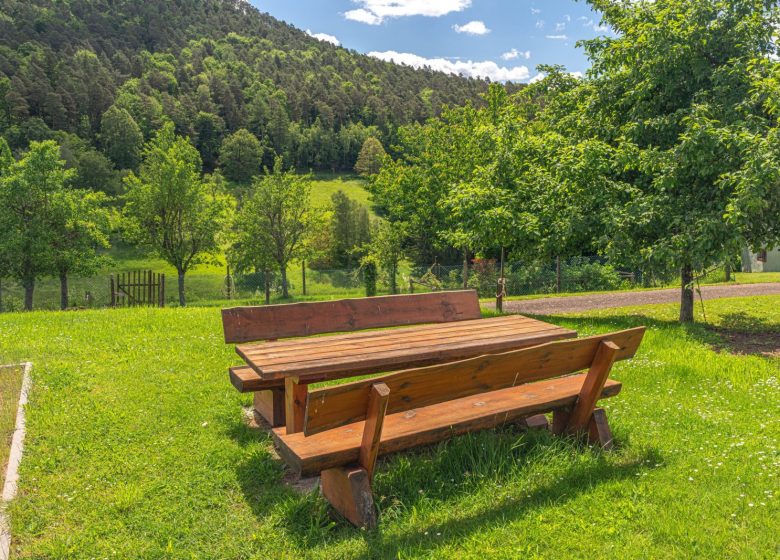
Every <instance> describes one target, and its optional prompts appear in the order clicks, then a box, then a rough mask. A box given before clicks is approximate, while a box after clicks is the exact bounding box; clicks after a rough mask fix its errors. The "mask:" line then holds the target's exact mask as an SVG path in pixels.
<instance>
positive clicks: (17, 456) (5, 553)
mask: <svg viewBox="0 0 780 560" xmlns="http://www.w3.org/2000/svg"><path fill="white" fill-rule="evenodd" d="M20 366H21V367H23V368H24V373H23V375H24V377H23V378H22V390H21V391H20V392H19V405H18V406H17V408H16V427H15V428H14V435H13V438H12V439H11V453H10V455H9V456H8V469H7V470H6V471H5V484H4V485H3V495H2V497H1V498H0V560H8V559H9V558H10V555H11V523H10V521H9V519H8V516H7V515H6V513H5V508H6V505H7V503H8V502H10V501H11V500H13V499H14V497H15V496H16V488H17V483H18V482H19V463H21V462H22V451H23V450H24V436H25V432H26V422H25V418H24V409H25V407H26V406H27V395H28V393H29V392H30V384H31V383H32V378H31V377H30V371H32V363H30V362H27V363H24V364H20ZM7 367H19V366H0V368H7Z"/></svg>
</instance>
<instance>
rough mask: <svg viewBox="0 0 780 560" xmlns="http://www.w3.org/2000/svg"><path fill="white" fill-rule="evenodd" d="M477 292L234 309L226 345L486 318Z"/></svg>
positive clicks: (226, 314) (227, 317) (228, 313)
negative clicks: (482, 313) (483, 316)
mask: <svg viewBox="0 0 780 560" xmlns="http://www.w3.org/2000/svg"><path fill="white" fill-rule="evenodd" d="M481 317H482V315H481V312H480V309H479V298H478V297H477V293H476V292H475V291H474V290H461V291H456V292H434V293H428V294H413V295H398V296H380V297H373V298H360V299H342V300H337V301H318V302H305V303H293V304H287V305H266V306H261V307H234V308H231V309H223V310H222V326H223V329H224V332H225V342H227V343H242V342H254V341H257V340H273V339H278V338H290V337H297V336H311V335H315V334H323V333H334V332H351V331H357V330H363V329H376V328H384V327H400V326H405V325H420V324H423V323H449V322H452V321H466V320H469V319H479V318H481Z"/></svg>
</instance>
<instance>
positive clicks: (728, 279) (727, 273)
mask: <svg viewBox="0 0 780 560" xmlns="http://www.w3.org/2000/svg"><path fill="white" fill-rule="evenodd" d="M726 282H731V264H730V263H726Z"/></svg>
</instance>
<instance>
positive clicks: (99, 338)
mask: <svg viewBox="0 0 780 560" xmlns="http://www.w3.org/2000/svg"><path fill="white" fill-rule="evenodd" d="M698 311H699V310H698V309H697V312H698ZM676 315H677V308H676V306H674V305H661V306H648V307H638V308H628V309H611V310H603V311H600V312H596V313H591V314H588V315H582V316H577V317H568V318H553V319H550V320H551V321H552V322H555V323H557V324H560V325H563V326H565V327H570V328H574V329H577V330H578V331H579V332H580V334H581V335H587V334H594V333H599V332H605V331H610V330H616V329H623V328H628V327H632V326H636V325H647V326H648V327H649V330H648V333H647V336H646V338H645V342H644V343H643V345H642V348H641V350H640V352H639V353H638V355H637V357H636V358H635V359H634V360H632V361H629V362H621V363H620V364H618V365H617V366H616V368H615V372H614V377H615V378H617V379H619V380H620V381H622V382H623V383H624V389H623V392H622V393H621V394H620V395H619V396H618V397H616V398H614V399H609V400H608V401H606V403H605V407H606V408H607V411H608V414H609V418H610V422H611V425H612V428H613V431H614V434H615V437H616V440H617V450H616V451H615V452H612V453H602V452H599V451H597V450H595V449H588V448H583V447H582V446H581V445H579V444H577V443H575V442H573V441H569V440H561V439H555V438H552V437H550V436H548V435H546V434H532V435H527V434H524V433H522V432H520V431H518V430H517V429H516V428H514V427H511V426H509V427H506V428H503V429H499V430H496V431H490V432H484V433H481V434H478V435H474V436H466V437H461V438H457V439H455V440H453V441H451V442H448V443H443V444H441V445H438V446H433V447H429V448H425V449H421V450H418V451H416V452H413V453H404V454H400V455H395V456H392V457H389V458H387V459H384V460H381V461H380V465H379V467H378V472H377V476H376V495H377V497H378V503H379V507H380V509H381V524H380V527H379V529H378V530H376V531H371V532H365V531H357V530H354V529H353V528H351V527H349V526H346V525H344V524H341V523H334V522H333V521H332V520H331V519H330V517H329V515H328V509H327V506H326V503H325V502H324V500H323V499H322V498H320V497H319V496H318V495H317V494H316V492H303V493H302V492H299V491H298V490H296V489H294V488H292V487H290V486H289V485H286V484H285V479H286V474H285V469H284V466H283V463H282V462H281V461H280V460H279V459H278V458H277V457H276V455H275V454H274V453H273V451H272V445H271V441H270V438H269V436H268V435H267V434H265V433H263V432H261V431H256V430H253V429H251V428H249V427H248V426H247V425H246V424H245V422H244V420H243V416H242V411H241V407H242V406H247V405H249V403H250V397H249V396H248V395H240V394H238V393H237V392H236V391H235V390H234V389H233V388H232V386H231V385H230V383H229V381H228V377H227V373H226V368H227V367H228V366H230V365H235V364H237V363H238V361H239V360H238V358H237V357H236V355H235V353H234V352H233V349H232V348H231V347H229V346H227V345H225V344H224V343H223V342H222V333H221V328H220V319H219V312H218V310H216V309H213V308H188V309H178V308H172V309H165V310H158V309H131V310H108V309H107V310H96V311H85V312H77V313H76V312H74V313H45V312H36V313H29V314H9V315H4V316H2V317H0V363H1V362H18V361H21V360H24V359H31V360H32V361H33V362H34V364H35V368H34V369H33V376H34V381H33V388H32V394H31V404H30V407H29V409H28V436H27V443H26V451H25V458H24V461H23V462H22V469H21V485H20V495H19V498H18V499H17V500H16V501H15V502H14V503H13V504H12V505H11V508H10V512H11V516H12V522H13V526H14V531H15V534H14V541H13V543H14V544H13V547H14V552H15V557H17V558H47V559H60V558H92V557H100V558H105V557H116V558H139V559H140V558H143V559H154V558H177V559H178V558H181V559H191V558H241V559H245V558H246V559H267V558H291V559H293V558H294V559H298V558H322V559H332V558H442V559H449V558H477V559H482V558H489V557H495V558H516V557H519V556H522V557H529V558H556V557H557V558H572V557H580V558H605V557H610V558H724V557H729V558H736V557H739V558H777V557H778V555H780V544H779V542H778V540H777V526H778V521H779V520H780V498H778V494H780V449H779V448H778V445H779V444H778V442H780V380H779V377H780V376H779V372H780V358H776V357H775V358H772V357H762V356H757V355H735V354H732V353H731V352H730V351H729V348H728V342H727V341H728V340H729V339H728V336H727V334H728V333H729V332H731V331H739V332H742V333H747V334H745V335H744V336H747V337H748V338H750V337H753V339H755V340H770V339H771V340H777V339H778V336H777V335H778V334H780V297H754V298H743V299H727V300H718V301H713V302H710V303H708V306H707V315H708V318H709V319H710V321H711V322H712V323H713V325H711V326H709V327H708V326H704V325H701V324H697V325H694V326H688V327H683V326H680V325H678V324H677V323H675V322H674V317H675V316H676ZM699 319H701V317H699ZM719 329H720V330H719ZM723 329H727V330H723ZM772 337H774V338H772ZM778 346H780V344H778Z"/></svg>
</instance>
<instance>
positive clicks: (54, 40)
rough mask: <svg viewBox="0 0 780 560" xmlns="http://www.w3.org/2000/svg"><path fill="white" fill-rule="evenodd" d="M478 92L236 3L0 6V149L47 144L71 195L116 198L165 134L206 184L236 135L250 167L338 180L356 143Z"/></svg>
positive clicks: (11, 2) (37, 0)
mask: <svg viewBox="0 0 780 560" xmlns="http://www.w3.org/2000/svg"><path fill="white" fill-rule="evenodd" d="M486 88H487V84H486V83H485V82H483V81H479V80H467V79H463V78H460V77H456V76H449V75H445V74H442V73H436V72H431V71H423V70H414V69H411V68H408V67H401V66H396V65H393V64H390V63H386V62H382V61H380V60H376V59H373V58H370V57H368V56H365V55H361V54H358V53H356V52H353V51H348V50H346V49H343V48H338V47H335V46H333V45H330V44H328V43H324V42H321V41H318V40H316V39H314V38H312V37H309V36H308V35H307V34H306V33H304V32H302V31H300V30H297V29H295V28H293V27H291V26H289V25H287V24H284V23H282V22H280V21H278V20H276V19H274V18H273V17H271V16H269V15H267V14H262V13H260V12H259V11H258V10H256V9H255V8H253V7H252V6H250V5H249V4H248V3H246V2H243V1H241V0H145V1H143V2H138V1H136V0H63V1H54V0H0V135H1V136H4V137H5V138H6V139H7V140H8V142H9V144H10V145H11V147H12V149H14V150H15V151H21V150H24V149H25V148H26V147H27V145H28V144H29V142H30V141H31V140H43V139H49V138H54V139H56V140H58V141H59V142H60V144H61V145H62V146H63V155H64V156H65V157H66V159H67V160H68V161H69V163H70V164H71V165H73V166H74V167H76V168H77V169H78V172H79V176H80V182H81V184H82V186H88V187H94V188H101V189H102V190H108V191H111V188H110V187H106V185H107V184H113V185H114V187H117V188H118V185H119V183H118V182H117V181H113V179H112V177H113V175H112V173H115V172H116V170H122V169H132V168H134V167H135V166H136V165H137V164H138V161H139V155H140V149H141V146H142V144H143V141H144V140H148V139H149V138H150V137H151V136H152V133H153V132H154V131H155V130H157V129H159V128H160V126H161V124H162V123H163V122H164V121H166V120H171V121H173V123H174V125H175V128H176V132H177V133H178V134H182V135H186V136H188V137H189V138H191V139H192V141H193V143H194V144H195V146H196V147H197V149H198V151H199V152H200V154H201V157H202V159H203V164H204V168H205V170H206V171H211V170H213V169H214V168H216V167H217V166H218V165H219V156H220V149H221V147H222V143H223V140H224V139H225V138H227V137H228V136H229V135H230V134H231V133H234V132H236V131H238V130H241V129H246V130H248V131H249V132H251V133H252V134H253V135H254V136H255V137H256V138H257V139H259V141H260V143H261V144H262V148H263V160H264V162H265V163H266V164H269V163H271V162H272V160H273V157H274V154H280V155H283V156H284V157H285V161H287V162H288V163H290V164H295V165H296V166H297V167H299V168H315V169H330V170H338V169H351V168H352V166H353V165H354V163H355V160H356V157H357V154H358V152H359V150H360V147H361V145H362V144H363V141H364V140H365V139H366V138H367V137H369V136H372V135H373V136H378V137H379V138H380V139H381V140H382V142H383V143H384V144H385V146H387V147H389V146H391V145H392V144H393V142H394V134H395V130H396V127H397V126H399V125H402V124H406V123H409V122H414V121H419V120H422V119H425V118H427V117H429V116H433V115H435V114H437V113H438V111H439V109H440V108H441V106H442V104H445V103H451V104H461V103H464V102H466V101H478V100H479V99H480V95H479V94H480V93H482V92H484V91H485V90H486Z"/></svg>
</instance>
